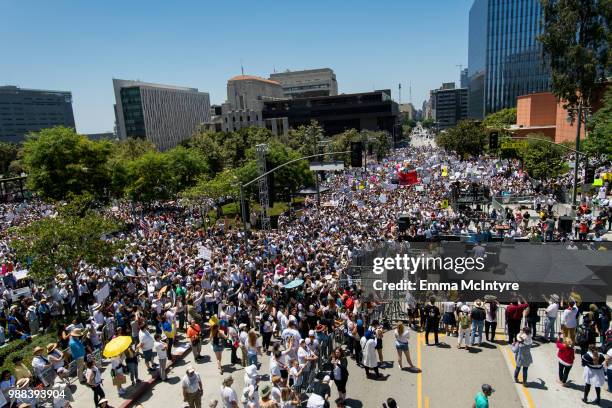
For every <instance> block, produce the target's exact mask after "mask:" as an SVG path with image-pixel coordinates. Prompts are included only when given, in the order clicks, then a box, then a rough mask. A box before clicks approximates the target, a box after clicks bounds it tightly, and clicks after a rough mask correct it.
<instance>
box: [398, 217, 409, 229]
mask: <svg viewBox="0 0 612 408" xmlns="http://www.w3.org/2000/svg"><path fill="white" fill-rule="evenodd" d="M409 226H410V216H409V215H408V214H400V216H399V217H398V218H397V228H398V229H399V232H406V230H407V229H408V227H409Z"/></svg>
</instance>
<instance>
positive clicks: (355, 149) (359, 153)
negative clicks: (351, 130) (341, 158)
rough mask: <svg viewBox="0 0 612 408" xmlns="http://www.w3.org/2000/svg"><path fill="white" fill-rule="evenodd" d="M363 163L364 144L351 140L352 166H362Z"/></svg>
mask: <svg viewBox="0 0 612 408" xmlns="http://www.w3.org/2000/svg"><path fill="white" fill-rule="evenodd" d="M362 165H363V144H362V143H361V142H351V167H361V166H362Z"/></svg>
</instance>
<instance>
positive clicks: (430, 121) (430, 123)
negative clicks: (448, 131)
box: [421, 118, 436, 129]
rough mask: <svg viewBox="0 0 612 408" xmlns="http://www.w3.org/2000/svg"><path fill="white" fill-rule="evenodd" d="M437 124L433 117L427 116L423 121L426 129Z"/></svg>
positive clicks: (422, 124) (422, 123)
mask: <svg viewBox="0 0 612 408" xmlns="http://www.w3.org/2000/svg"><path fill="white" fill-rule="evenodd" d="M435 124H436V122H435V121H434V120H433V119H431V118H427V119H425V120H423V121H422V122H421V126H423V127H424V128H425V129H429V128H431V127H433V126H434V125H435Z"/></svg>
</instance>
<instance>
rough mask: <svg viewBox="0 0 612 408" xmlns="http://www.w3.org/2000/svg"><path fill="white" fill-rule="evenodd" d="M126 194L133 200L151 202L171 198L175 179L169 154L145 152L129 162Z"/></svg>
mask: <svg viewBox="0 0 612 408" xmlns="http://www.w3.org/2000/svg"><path fill="white" fill-rule="evenodd" d="M126 179H127V184H126V187H125V195H126V196H127V197H128V198H130V199H131V200H133V201H138V202H143V203H150V202H151V201H154V200H164V199H167V198H170V197H171V196H172V194H173V193H175V191H174V180H173V173H172V169H171V163H170V160H169V156H168V155H165V154H163V153H160V152H149V153H145V154H143V155H142V156H140V157H139V158H137V159H136V160H133V161H131V162H129V163H128V164H127V167H126Z"/></svg>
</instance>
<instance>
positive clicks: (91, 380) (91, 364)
mask: <svg viewBox="0 0 612 408" xmlns="http://www.w3.org/2000/svg"><path fill="white" fill-rule="evenodd" d="M85 378H86V381H87V385H89V388H91V390H92V391H93V398H94V405H95V406H96V407H97V406H98V403H99V402H100V400H101V399H102V398H104V397H105V396H106V395H105V394H104V390H103V389H102V374H101V373H100V369H99V368H98V367H96V364H95V361H94V360H89V361H87V370H86V371H85Z"/></svg>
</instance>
